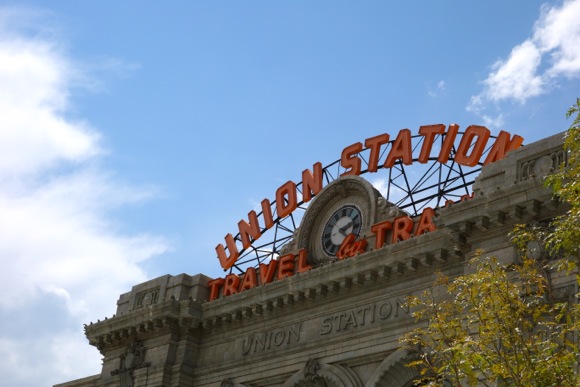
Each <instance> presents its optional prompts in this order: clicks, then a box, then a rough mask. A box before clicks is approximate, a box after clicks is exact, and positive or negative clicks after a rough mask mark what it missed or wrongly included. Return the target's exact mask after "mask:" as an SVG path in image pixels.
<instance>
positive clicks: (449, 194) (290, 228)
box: [229, 132, 496, 274]
mask: <svg viewBox="0 0 580 387" xmlns="http://www.w3.org/2000/svg"><path fill="white" fill-rule="evenodd" d="M458 134H460V135H463V134H464V132H459V133H458ZM458 137H460V136H458ZM495 138H496V137H495V136H490V139H495ZM424 139H425V137H424V136H422V135H414V136H411V141H412V150H413V154H415V153H416V152H415V151H416V150H417V149H419V148H420V147H421V146H422V144H423V141H424ZM444 140H445V133H444V134H439V135H437V137H436V138H435V142H434V143H433V144H434V146H436V144H439V146H442V145H443V142H444ZM392 144H393V141H390V142H389V143H388V144H385V145H386V146H384V147H382V149H381V153H380V156H379V160H381V159H383V158H384V156H385V154H387V153H388V152H389V150H390V149H391V147H392ZM488 144H490V142H488ZM471 146H473V144H472V145H471ZM490 149H491V145H488V147H487V148H486V149H485V151H484V152H483V157H481V158H480V160H485V156H486V155H487V154H488V152H489V150H490ZM369 152H370V150H369V149H363V150H362V151H361V152H360V153H358V157H359V158H360V159H361V161H362V170H361V173H360V174H361V175H362V174H365V173H369V171H368V166H369ZM455 153H456V146H455V145H453V147H452V150H451V154H450V156H449V160H448V161H447V162H446V163H441V162H439V161H438V160H437V156H432V157H431V156H430V157H429V159H428V161H427V163H425V164H420V163H418V159H417V158H416V157H414V158H413V163H412V164H411V165H408V166H407V165H404V164H403V163H402V162H401V161H400V160H399V161H397V162H396V163H395V165H394V166H393V167H391V168H385V167H384V166H382V165H379V166H378V171H377V172H373V174H376V175H377V177H379V176H380V175H383V176H384V174H385V173H384V172H385V170H386V174H387V176H384V177H383V178H382V179H384V180H383V181H384V182H385V183H386V186H385V190H386V191H384V192H383V191H381V194H382V195H383V196H384V197H385V199H386V200H388V201H389V202H391V203H393V204H394V205H395V206H396V207H398V208H400V209H402V210H404V211H405V212H407V213H408V214H409V215H410V216H411V217H413V216H416V215H419V214H420V213H421V212H422V210H423V209H424V208H426V207H431V208H434V209H436V208H440V207H442V206H444V205H445V203H446V202H447V201H448V200H452V201H457V200H459V199H460V198H461V197H462V196H464V195H469V194H470V188H471V186H472V184H473V182H474V181H475V177H476V176H477V175H478V174H479V172H480V171H481V168H482V165H483V163H482V162H481V161H479V162H478V164H477V165H476V166H474V167H466V166H463V165H460V164H458V163H456V162H455V160H454V156H455ZM410 167H412V169H413V170H412V171H411V170H408V169H409V168H410ZM345 171H346V169H345V168H343V167H342V166H341V164H340V159H338V160H336V161H334V162H333V163H331V164H329V165H327V166H326V167H324V168H323V169H322V172H323V180H324V183H323V185H324V186H326V185H328V184H329V183H331V182H333V181H334V180H336V179H338V178H339V177H340V176H341V174H342V173H344V172H345ZM418 171H420V173H417V172H418ZM380 181H381V179H377V180H374V182H375V183H380ZM296 186H297V191H298V193H300V194H302V182H299V183H297V184H296ZM307 204H308V203H305V202H304V201H300V202H298V206H297V208H296V210H295V211H294V212H292V213H290V214H289V215H287V216H285V217H283V218H281V217H279V216H277V213H276V201H273V202H272V203H271V211H272V214H273V216H274V225H273V227H272V228H270V229H267V228H265V227H264V228H263V229H261V232H262V236H261V237H260V241H259V242H258V241H253V243H252V244H251V245H250V246H249V247H247V248H245V249H242V250H240V252H239V253H240V255H239V258H238V260H237V262H236V263H235V264H234V265H233V266H232V267H231V268H230V269H229V272H230V273H232V272H234V271H237V272H238V274H241V273H244V271H245V269H246V268H247V267H249V266H254V267H258V266H259V264H260V263H268V262H269V261H270V260H271V259H275V258H276V257H278V256H279V255H280V251H281V249H282V247H283V246H284V245H285V244H286V243H287V242H289V241H290V240H291V239H292V237H293V235H294V233H295V231H296V230H297V229H298V227H299V225H300V220H301V219H302V216H303V214H304V211H306V208H307ZM262 215H263V214H262V212H260V213H259V214H258V216H259V217H260V216H262ZM234 240H235V241H236V242H237V243H239V244H241V241H242V240H241V236H240V234H239V233H238V234H237V235H236V236H235V237H234Z"/></svg>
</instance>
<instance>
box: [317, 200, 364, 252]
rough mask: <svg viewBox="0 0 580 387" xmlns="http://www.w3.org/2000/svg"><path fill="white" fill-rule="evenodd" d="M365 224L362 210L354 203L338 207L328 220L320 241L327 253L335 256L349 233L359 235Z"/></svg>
mask: <svg viewBox="0 0 580 387" xmlns="http://www.w3.org/2000/svg"><path fill="white" fill-rule="evenodd" d="M362 225H363V221H362V212H361V210H360V209H359V208H358V207H357V206H355V205H354V204H346V205H343V206H342V207H340V208H339V209H337V210H336V211H334V212H333V213H332V215H331V216H330V217H329V218H328V219H327V220H326V223H325V225H324V229H323V230H322V235H321V240H320V243H321V245H322V250H323V251H324V253H325V254H327V255H329V256H331V257H335V256H336V253H337V252H338V249H339V248H340V245H341V244H342V241H343V240H344V238H345V237H346V236H347V235H348V234H355V235H357V236H358V235H359V234H360V231H361V228H362Z"/></svg>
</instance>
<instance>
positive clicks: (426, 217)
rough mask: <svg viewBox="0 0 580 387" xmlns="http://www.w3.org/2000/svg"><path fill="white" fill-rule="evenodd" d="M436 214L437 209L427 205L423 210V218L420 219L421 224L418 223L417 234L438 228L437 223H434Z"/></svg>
mask: <svg viewBox="0 0 580 387" xmlns="http://www.w3.org/2000/svg"><path fill="white" fill-rule="evenodd" d="M434 216H435V211H433V209H432V208H431V207H427V208H425V209H424V210H423V213H421V218H420V219H419V224H418V225H417V230H415V235H416V236H417V235H421V234H424V233H426V232H433V231H435V230H436V227H435V223H433V217H434Z"/></svg>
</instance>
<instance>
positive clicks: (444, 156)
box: [437, 124, 459, 164]
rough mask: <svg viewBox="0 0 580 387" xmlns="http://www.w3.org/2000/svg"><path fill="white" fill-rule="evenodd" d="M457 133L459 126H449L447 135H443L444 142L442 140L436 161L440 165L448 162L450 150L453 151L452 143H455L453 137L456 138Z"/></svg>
mask: <svg viewBox="0 0 580 387" xmlns="http://www.w3.org/2000/svg"><path fill="white" fill-rule="evenodd" d="M458 131H459V125H457V124H451V125H449V128H448V129H447V133H445V140H443V145H441V151H439V157H438V158H437V161H439V162H440V163H441V164H445V163H446V162H447V161H448V160H449V155H450V154H451V149H453V142H455V137H457V132H458Z"/></svg>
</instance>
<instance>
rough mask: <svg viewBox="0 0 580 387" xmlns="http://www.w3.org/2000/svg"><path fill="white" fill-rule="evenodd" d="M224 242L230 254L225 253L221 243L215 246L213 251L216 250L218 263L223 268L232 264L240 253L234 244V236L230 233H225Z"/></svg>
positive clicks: (227, 267) (225, 268)
mask: <svg viewBox="0 0 580 387" xmlns="http://www.w3.org/2000/svg"><path fill="white" fill-rule="evenodd" d="M226 244H227V245H228V250H229V252H230V256H229V257H228V256H227V255H226V249H225V247H224V245H222V244H221V243H220V244H219V245H217V246H216V248H215V251H216V252H217V255H218V259H219V260H220V265H221V267H222V268H223V269H224V270H227V269H229V268H230V267H232V266H234V263H236V261H237V260H238V257H239V256H240V253H239V252H238V247H237V246H236V242H235V241H234V237H233V236H232V234H228V235H226Z"/></svg>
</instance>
